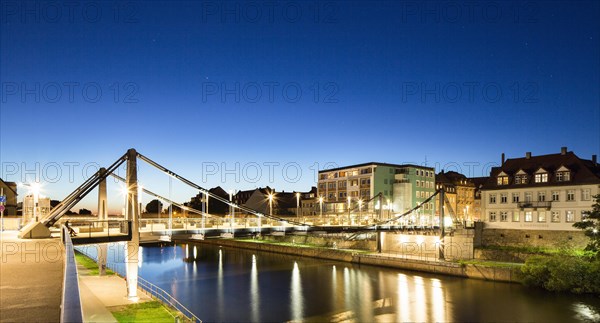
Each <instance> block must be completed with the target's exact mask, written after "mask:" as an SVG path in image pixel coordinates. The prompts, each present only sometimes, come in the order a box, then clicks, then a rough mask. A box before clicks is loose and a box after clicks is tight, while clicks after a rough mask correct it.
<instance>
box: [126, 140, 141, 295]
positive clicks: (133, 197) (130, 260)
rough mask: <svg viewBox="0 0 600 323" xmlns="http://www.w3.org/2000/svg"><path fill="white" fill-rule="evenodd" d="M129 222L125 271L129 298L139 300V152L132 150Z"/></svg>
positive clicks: (128, 196) (128, 153)
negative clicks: (129, 236)
mask: <svg viewBox="0 0 600 323" xmlns="http://www.w3.org/2000/svg"><path fill="white" fill-rule="evenodd" d="M126 180H127V183H126V185H127V206H126V212H127V213H126V214H127V215H126V216H127V220H128V221H131V240H130V241H128V242H127V248H126V258H125V266H126V267H125V270H126V274H127V297H128V298H129V299H137V281H138V259H139V258H138V257H139V256H138V252H139V248H140V231H139V217H140V210H139V204H138V179H137V152H136V151H135V149H133V148H131V149H129V150H128V151H127V178H126Z"/></svg>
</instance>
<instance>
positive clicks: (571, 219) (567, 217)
mask: <svg viewBox="0 0 600 323" xmlns="http://www.w3.org/2000/svg"><path fill="white" fill-rule="evenodd" d="M565 221H566V222H575V212H574V211H573V210H568V211H567V212H566V213H565Z"/></svg>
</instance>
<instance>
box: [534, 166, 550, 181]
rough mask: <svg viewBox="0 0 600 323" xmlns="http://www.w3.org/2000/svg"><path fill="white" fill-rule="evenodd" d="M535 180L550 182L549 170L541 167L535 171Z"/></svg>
mask: <svg viewBox="0 0 600 323" xmlns="http://www.w3.org/2000/svg"><path fill="white" fill-rule="evenodd" d="M534 181H535V182H536V183H547V182H548V172H547V171H546V170H545V169H543V168H540V169H538V171H537V172H535V176H534Z"/></svg>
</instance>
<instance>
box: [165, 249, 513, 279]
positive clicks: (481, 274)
mask: <svg viewBox="0 0 600 323" xmlns="http://www.w3.org/2000/svg"><path fill="white" fill-rule="evenodd" d="M176 242H183V243H203V244H210V245H217V246H224V247H232V248H242V249H249V250H256V251H266V252H273V253H280V254H287V255H293V256H302V257H311V258H318V259H325V260H335V261H343V262H349V263H354V264H359V265H361V264H362V265H370V266H382V267H389V268H396V269H403V270H411V271H419V272H427V273H433V274H442V275H450V276H458V277H465V278H473V279H482V280H488V281H495V282H508V283H521V280H520V275H519V274H520V268H519V267H518V265H517V264H515V265H516V266H500V267H498V266H492V265H486V264H477V263H458V262H449V261H437V260H435V261H427V260H418V259H407V258H401V257H394V256H390V255H385V254H379V253H358V252H352V251H350V250H339V249H329V248H317V247H310V246H290V245H278V244H273V243H269V241H264V240H260V241H257V242H248V241H240V240H231V239H207V240H183V239H182V240H177V241H176Z"/></svg>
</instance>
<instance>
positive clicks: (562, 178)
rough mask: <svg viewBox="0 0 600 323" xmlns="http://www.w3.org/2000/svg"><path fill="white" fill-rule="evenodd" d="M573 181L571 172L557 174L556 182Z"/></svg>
mask: <svg viewBox="0 0 600 323" xmlns="http://www.w3.org/2000/svg"><path fill="white" fill-rule="evenodd" d="M570 180H571V172H568V171H562V172H556V181H557V182H568V181H570Z"/></svg>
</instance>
